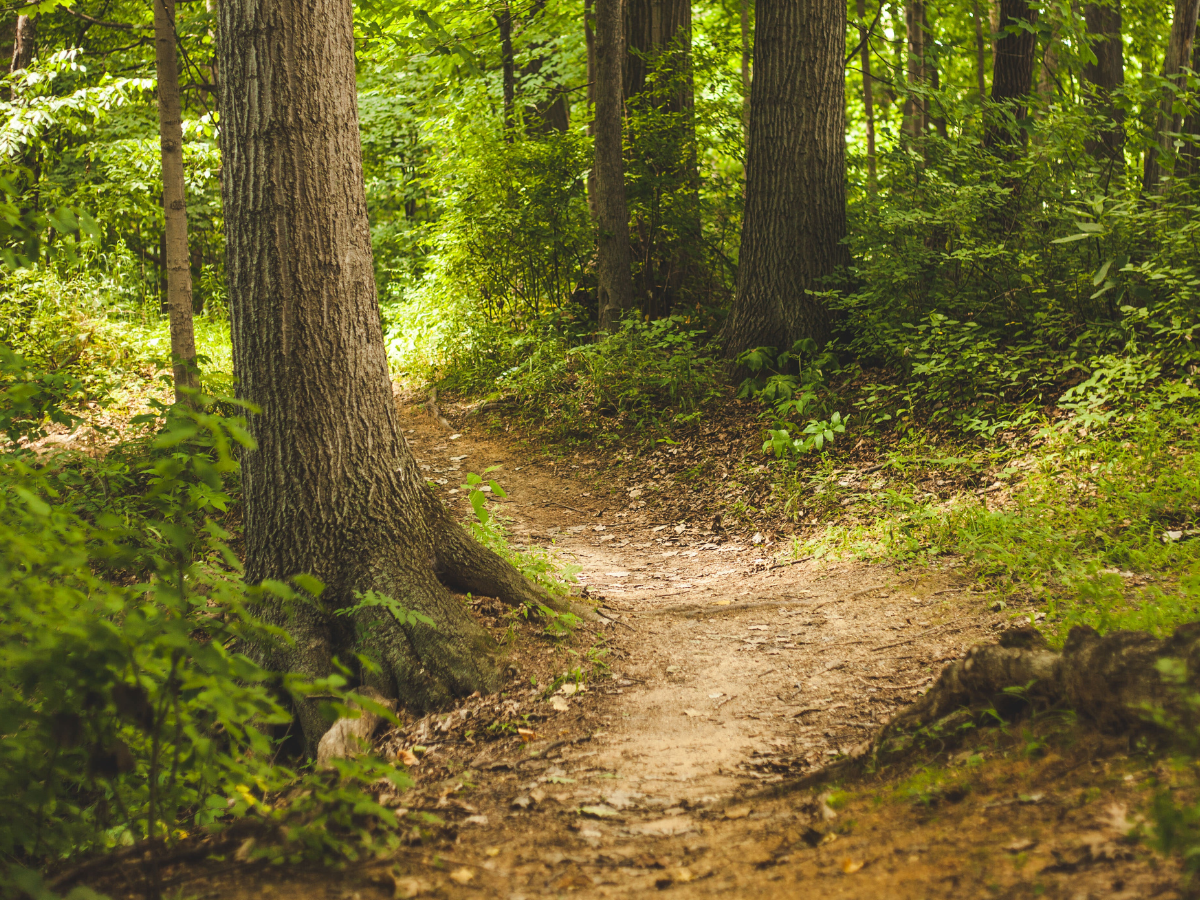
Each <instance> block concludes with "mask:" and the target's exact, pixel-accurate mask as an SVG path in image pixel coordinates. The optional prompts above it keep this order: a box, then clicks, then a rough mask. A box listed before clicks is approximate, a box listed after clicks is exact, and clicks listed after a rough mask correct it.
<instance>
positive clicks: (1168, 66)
mask: <svg viewBox="0 0 1200 900" xmlns="http://www.w3.org/2000/svg"><path fill="white" fill-rule="evenodd" d="M1197 14H1200V0H1175V15H1174V17H1173V18H1172V19H1171V38H1170V41H1169V42H1168V44H1167V55H1166V56H1165V57H1164V58H1163V68H1162V75H1163V78H1165V79H1167V80H1168V81H1169V82H1171V83H1172V84H1173V85H1174V87H1175V89H1174V90H1173V89H1172V88H1170V87H1168V88H1164V89H1163V92H1162V98H1161V99H1160V101H1159V106H1158V118H1157V121H1156V123H1155V126H1154V134H1155V141H1156V144H1157V146H1154V147H1150V148H1149V149H1147V150H1146V163H1145V173H1144V175H1143V178H1142V189H1143V190H1144V191H1145V192H1146V193H1147V194H1154V193H1157V192H1158V191H1159V189H1160V188H1161V181H1162V177H1163V175H1164V174H1165V170H1164V163H1167V165H1168V166H1170V165H1171V163H1169V162H1168V161H1169V160H1171V158H1172V157H1173V156H1174V146H1173V140H1174V139H1173V138H1172V137H1171V136H1170V135H1171V133H1172V132H1175V133H1178V132H1179V130H1180V128H1181V127H1182V125H1183V120H1182V117H1181V116H1177V115H1175V113H1174V112H1173V111H1172V106H1173V105H1174V103H1175V97H1176V91H1177V90H1179V89H1182V88H1183V87H1184V86H1185V84H1186V80H1185V79H1184V76H1183V71H1182V70H1183V67H1184V66H1185V65H1187V62H1188V60H1189V59H1191V56H1192V43H1193V41H1195V39H1196V18H1197Z"/></svg>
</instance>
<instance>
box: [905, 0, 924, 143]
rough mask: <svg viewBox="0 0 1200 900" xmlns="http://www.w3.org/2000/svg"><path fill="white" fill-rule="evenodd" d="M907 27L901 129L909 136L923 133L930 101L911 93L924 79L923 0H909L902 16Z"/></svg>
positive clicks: (917, 135) (918, 135)
mask: <svg viewBox="0 0 1200 900" xmlns="http://www.w3.org/2000/svg"><path fill="white" fill-rule="evenodd" d="M904 21H905V25H906V27H907V31H908V67H907V72H908V95H907V96H906V97H905V100H904V132H905V133H906V134H907V135H908V136H909V137H911V138H919V137H921V135H923V134H924V133H925V129H926V127H927V126H928V119H929V101H928V100H927V99H926V98H924V97H922V96H920V95H919V94H917V93H914V88H917V87H919V86H923V85H924V84H925V81H926V60H925V4H924V2H923V0H910V2H909V4H908V6H907V8H906V10H905V16H904Z"/></svg>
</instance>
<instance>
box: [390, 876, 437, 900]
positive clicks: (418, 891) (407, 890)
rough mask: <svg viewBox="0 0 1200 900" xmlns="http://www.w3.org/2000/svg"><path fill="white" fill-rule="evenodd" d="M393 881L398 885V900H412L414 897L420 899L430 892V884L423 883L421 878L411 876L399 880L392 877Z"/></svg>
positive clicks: (396, 896)
mask: <svg viewBox="0 0 1200 900" xmlns="http://www.w3.org/2000/svg"><path fill="white" fill-rule="evenodd" d="M392 880H393V881H394V882H395V883H396V893H395V894H394V895H393V896H395V898H396V900H412V898H413V897H419V896H421V895H422V894H425V893H428V892H429V884H428V882H425V881H422V880H421V879H420V878H413V877H411V876H408V877H404V878H398V877H396V876H394V875H393V876H392Z"/></svg>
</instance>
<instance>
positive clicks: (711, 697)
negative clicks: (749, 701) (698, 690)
mask: <svg viewBox="0 0 1200 900" xmlns="http://www.w3.org/2000/svg"><path fill="white" fill-rule="evenodd" d="M724 696H725V694H724V692H722V691H713V692H712V693H711V694H709V695H708V699H709V700H716V699H717V698H718V697H724Z"/></svg>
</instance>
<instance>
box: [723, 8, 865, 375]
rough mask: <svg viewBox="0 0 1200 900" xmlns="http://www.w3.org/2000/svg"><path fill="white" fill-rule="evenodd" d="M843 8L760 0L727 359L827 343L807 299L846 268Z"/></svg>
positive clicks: (821, 306) (822, 318)
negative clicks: (752, 352)
mask: <svg viewBox="0 0 1200 900" xmlns="http://www.w3.org/2000/svg"><path fill="white" fill-rule="evenodd" d="M845 34H846V5H845V4H844V3H843V2H841V0H761V2H760V3H759V5H758V7H757V9H756V20H755V25H754V82H753V84H752V85H751V89H750V90H751V106H750V109H751V116H750V157H749V160H748V161H747V164H748V171H747V181H746V212H745V217H744V221H743V226H742V241H741V252H740V262H739V266H738V282H737V294H736V296H735V298H734V303H733V308H732V310H731V312H730V316H729V319H728V320H727V321H726V324H725V330H724V333H723V338H724V343H725V352H726V353H727V354H728V355H729V356H730V357H736V356H737V355H738V354H740V353H741V352H742V351H744V350H748V349H752V348H754V347H761V346H767V347H776V348H780V349H790V348H791V347H792V345H793V344H794V343H795V342H796V341H798V340H800V339H801V338H806V337H807V338H812V339H813V340H815V341H816V342H817V343H818V344H820V343H823V342H824V341H825V340H826V339H827V338H828V336H829V313H828V310H827V308H826V305H825V303H824V301H822V300H820V299H818V298H816V297H813V296H812V295H811V294H809V293H807V292H808V291H812V290H822V289H824V287H825V285H824V280H825V279H827V278H828V277H829V276H831V275H833V274H834V273H835V272H836V271H837V270H838V269H839V267H840V266H842V265H843V264H844V263H845V262H846V252H845V248H844V247H843V245H842V238H843V237H844V236H845V233H846V185H845V171H846V141H845V84H846V73H845V69H846V66H845V60H844V58H843V54H844V53H845V52H846V41H845Z"/></svg>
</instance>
